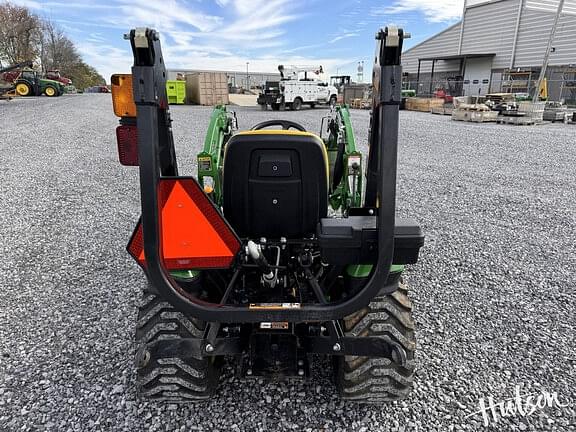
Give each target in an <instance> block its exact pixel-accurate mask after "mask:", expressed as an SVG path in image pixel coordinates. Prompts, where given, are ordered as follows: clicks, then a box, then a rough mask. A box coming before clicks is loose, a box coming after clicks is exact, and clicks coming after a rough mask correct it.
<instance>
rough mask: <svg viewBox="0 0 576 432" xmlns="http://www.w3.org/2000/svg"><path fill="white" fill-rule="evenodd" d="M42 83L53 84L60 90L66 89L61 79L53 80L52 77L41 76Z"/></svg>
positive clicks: (44, 84) (45, 84)
mask: <svg viewBox="0 0 576 432" xmlns="http://www.w3.org/2000/svg"><path fill="white" fill-rule="evenodd" d="M40 84H41V85H43V86H47V85H51V86H53V87H56V88H58V89H60V90H63V89H64V86H63V85H62V83H61V82H60V81H55V80H51V79H46V78H40Z"/></svg>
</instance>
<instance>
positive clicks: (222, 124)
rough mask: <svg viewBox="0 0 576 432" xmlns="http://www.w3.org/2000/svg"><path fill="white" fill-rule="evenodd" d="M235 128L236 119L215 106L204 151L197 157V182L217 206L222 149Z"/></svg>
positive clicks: (224, 108) (220, 182) (220, 194)
mask: <svg viewBox="0 0 576 432" xmlns="http://www.w3.org/2000/svg"><path fill="white" fill-rule="evenodd" d="M236 128H237V126H236V117H235V116H234V117H233V116H231V115H230V114H229V113H227V112H226V107H225V106H224V105H218V106H216V107H215V108H214V111H213V112H212V115H211V117H210V124H209V125H208V131H207V133H206V139H205V141H204V150H203V151H202V152H201V153H199V154H198V156H197V161H198V181H199V182H200V185H201V186H202V187H203V189H204V192H206V193H207V194H209V195H210V196H211V198H212V200H213V201H214V202H215V203H216V204H218V205H222V164H223V161H224V147H225V145H226V142H227V141H228V139H229V138H230V136H231V135H232V133H233V131H234V129H236Z"/></svg>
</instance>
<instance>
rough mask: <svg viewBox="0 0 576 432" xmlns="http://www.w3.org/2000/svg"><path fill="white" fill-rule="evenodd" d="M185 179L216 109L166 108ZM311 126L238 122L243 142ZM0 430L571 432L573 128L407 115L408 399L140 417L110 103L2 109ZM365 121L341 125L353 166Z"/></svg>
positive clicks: (129, 199)
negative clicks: (349, 127)
mask: <svg viewBox="0 0 576 432" xmlns="http://www.w3.org/2000/svg"><path fill="white" fill-rule="evenodd" d="M172 111H173V117H174V119H175V132H174V133H175V137H176V140H177V150H178V151H179V159H180V162H181V166H182V171H183V173H184V174H186V173H193V172H194V168H193V161H194V155H195V154H196V152H197V151H198V150H199V149H200V148H201V146H202V142H203V135H204V131H205V128H206V126H207V124H208V118H209V114H210V110H209V109H207V108H202V107H188V106H176V107H173V110H172ZM325 113H326V110H324V109H316V110H304V111H302V112H300V113H298V114H296V113H293V112H285V113H272V112H270V111H269V112H266V113H262V112H260V111H259V110H257V109H248V108H242V109H238V120H239V122H240V126H241V128H247V127H249V126H251V125H252V124H254V123H256V122H258V121H261V120H263V119H266V118H271V117H272V118H276V117H285V118H287V119H297V120H299V121H301V122H302V123H303V124H304V125H305V126H307V127H308V128H310V130H313V131H317V130H318V128H319V125H320V118H321V116H322V115H323V114H325ZM0 119H2V120H1V127H0V185H1V194H0V198H1V201H2V205H1V207H0V256H1V257H2V259H1V260H0V281H1V285H2V286H1V289H0V430H1V431H17V430H18V431H26V430H40V431H42V430H51V431H92V430H127V431H140V430H144V431H147V430H166V431H176V430H182V431H188V430H206V431H234V430H238V431H244V430H246V431H250V430H269V431H276V430H307V431H308V430H310V431H312V430H313V431H316V430H325V431H349V430H355V431H376V430H382V431H452V430H455V431H459V430H498V431H512V430H538V431H540V430H542V431H573V430H576V426H575V424H576V411H575V404H576V372H575V363H576V354H575V351H576V344H575V327H576V292H575V289H576V287H575V285H576V270H575V269H576V253H575V252H576V251H575V249H574V238H575V237H576V212H575V202H576V175H575V169H574V166H575V164H576V147H575V146H574V144H575V142H574V141H575V140H574V137H575V136H576V135H575V132H576V127H574V126H568V125H560V124H558V125H546V126H538V127H526V128H523V127H514V126H498V125H488V126H481V125H475V124H465V123H458V122H452V121H450V119H449V118H447V117H439V116H432V115H428V114H421V113H412V112H403V113H402V114H401V137H400V139H401V144H400V161H399V198H398V211H399V213H400V214H401V215H403V216H408V215H409V216H412V217H414V218H416V219H417V220H419V221H420V222H421V224H422V226H423V228H424V229H425V231H426V234H427V245H426V248H425V249H424V250H423V251H422V254H421V261H420V263H419V264H418V265H417V266H415V267H413V268H412V269H411V270H410V272H409V274H408V278H409V281H410V283H411V286H412V298H413V300H414V302H415V314H416V321H417V325H418V343H419V352H418V359H417V360H418V372H417V377H416V385H415V390H414V392H413V394H412V396H411V397H410V398H409V399H408V400H406V401H402V402H397V403H392V404H389V405H386V406H383V407H369V406H361V405H343V404H342V403H341V402H339V401H338V399H337V398H336V395H335V392H334V388H333V385H332V383H331V381H330V373H331V372H330V367H329V366H328V365H329V363H328V362H327V361H325V360H316V361H315V362H314V363H313V370H314V372H315V373H316V378H314V379H313V380H310V381H307V382H296V383H294V382H276V383H257V384H255V383H253V382H252V381H250V382H248V383H247V382H243V381H241V380H239V379H237V378H235V377H233V375H232V371H231V367H230V366H229V365H228V367H227V368H226V370H225V373H224V377H223V379H222V381H221V385H220V388H219V398H218V399H217V400H215V401H213V402H210V403H203V404H200V405H174V404H154V403H149V402H147V401H143V400H140V399H139V398H138V397H137V395H136V392H135V387H134V366H133V360H132V359H133V355H134V350H135V346H134V342H133V335H134V327H133V326H134V322H135V318H136V306H135V304H136V301H137V299H138V297H139V290H140V289H141V287H142V284H143V276H142V274H141V273H140V271H139V270H138V268H137V267H136V266H135V265H134V264H133V262H132V261H131V260H130V259H129V257H128V255H127V254H126V253H125V251H124V248H125V244H126V242H127V240H128V238H129V235H130V233H131V231H132V228H133V225H134V222H135V220H136V218H137V217H138V213H139V198H138V191H137V170H136V169H134V168H127V167H121V166H120V165H119V164H118V163H117V155H116V149H115V146H116V143H115V136H114V128H115V126H116V123H117V122H116V119H115V118H114V117H113V114H112V108H111V103H110V97H109V96H107V95H78V96H65V97H61V98H57V99H47V98H44V97H43V98H30V99H19V100H15V101H12V102H10V103H7V102H0ZM368 120H369V117H368V112H365V111H354V112H353V121H354V125H355V127H356V132H357V136H358V141H359V142H360V143H361V146H362V147H364V148H365V144H366V140H367V127H368ZM517 385H520V386H521V387H522V391H523V393H539V392H540V391H542V390H548V391H555V392H558V395H559V397H560V400H561V402H562V403H563V404H566V405H568V406H567V407H564V408H560V407H555V408H547V409H543V410H538V411H536V412H535V413H534V414H533V415H532V416H530V417H528V418H521V417H511V418H507V419H503V420H500V421H499V422H498V423H497V424H495V425H494V424H493V425H491V426H488V427H485V426H483V424H482V418H481V417H480V416H479V415H475V416H472V417H467V416H468V415H469V414H471V413H473V412H475V411H477V410H478V409H479V408H478V404H479V399H480V398H482V397H488V396H493V397H494V400H495V401H500V400H502V399H506V398H510V397H512V396H513V394H514V388H515V386H517Z"/></svg>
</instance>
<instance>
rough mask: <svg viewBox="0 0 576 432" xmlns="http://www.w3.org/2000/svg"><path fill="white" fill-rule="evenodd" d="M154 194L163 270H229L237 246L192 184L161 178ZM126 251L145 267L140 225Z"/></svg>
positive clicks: (237, 241)
mask: <svg viewBox="0 0 576 432" xmlns="http://www.w3.org/2000/svg"><path fill="white" fill-rule="evenodd" d="M158 192H159V193H158V206H159V210H160V236H161V244H162V257H163V262H164V266H165V267H166V268H167V269H168V270H177V269H207V268H228V267H230V265H231V263H232V260H233V259H234V257H235V255H236V253H237V252H238V250H239V249H240V242H239V240H238V238H237V236H236V234H235V233H234V232H233V231H232V229H231V228H230V227H229V226H228V224H227V223H226V221H225V220H224V219H223V217H222V215H221V214H220V213H219V212H218V211H217V210H216V208H215V207H214V205H213V204H212V202H211V201H210V199H209V198H208V197H207V196H206V194H204V192H203V191H202V190H201V189H200V186H199V185H198V183H197V182H196V180H195V179H193V178H188V177H187V178H183V177H179V178H175V179H166V178H164V179H161V180H160V184H159V191H158ZM128 251H129V252H130V254H131V255H132V256H133V257H134V258H135V259H136V260H137V261H138V262H139V264H141V265H145V257H144V249H143V241H142V227H141V224H140V223H138V226H137V228H136V231H135V232H134V235H133V236H132V239H131V240H130V243H129V244H128Z"/></svg>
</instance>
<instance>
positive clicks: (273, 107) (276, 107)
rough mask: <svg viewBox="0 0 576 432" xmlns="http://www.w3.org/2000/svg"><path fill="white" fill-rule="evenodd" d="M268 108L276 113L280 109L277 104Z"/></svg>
mask: <svg viewBox="0 0 576 432" xmlns="http://www.w3.org/2000/svg"><path fill="white" fill-rule="evenodd" d="M270 106H271V107H272V111H278V110H279V109H280V104H278V103H273V104H272V105H270Z"/></svg>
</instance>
